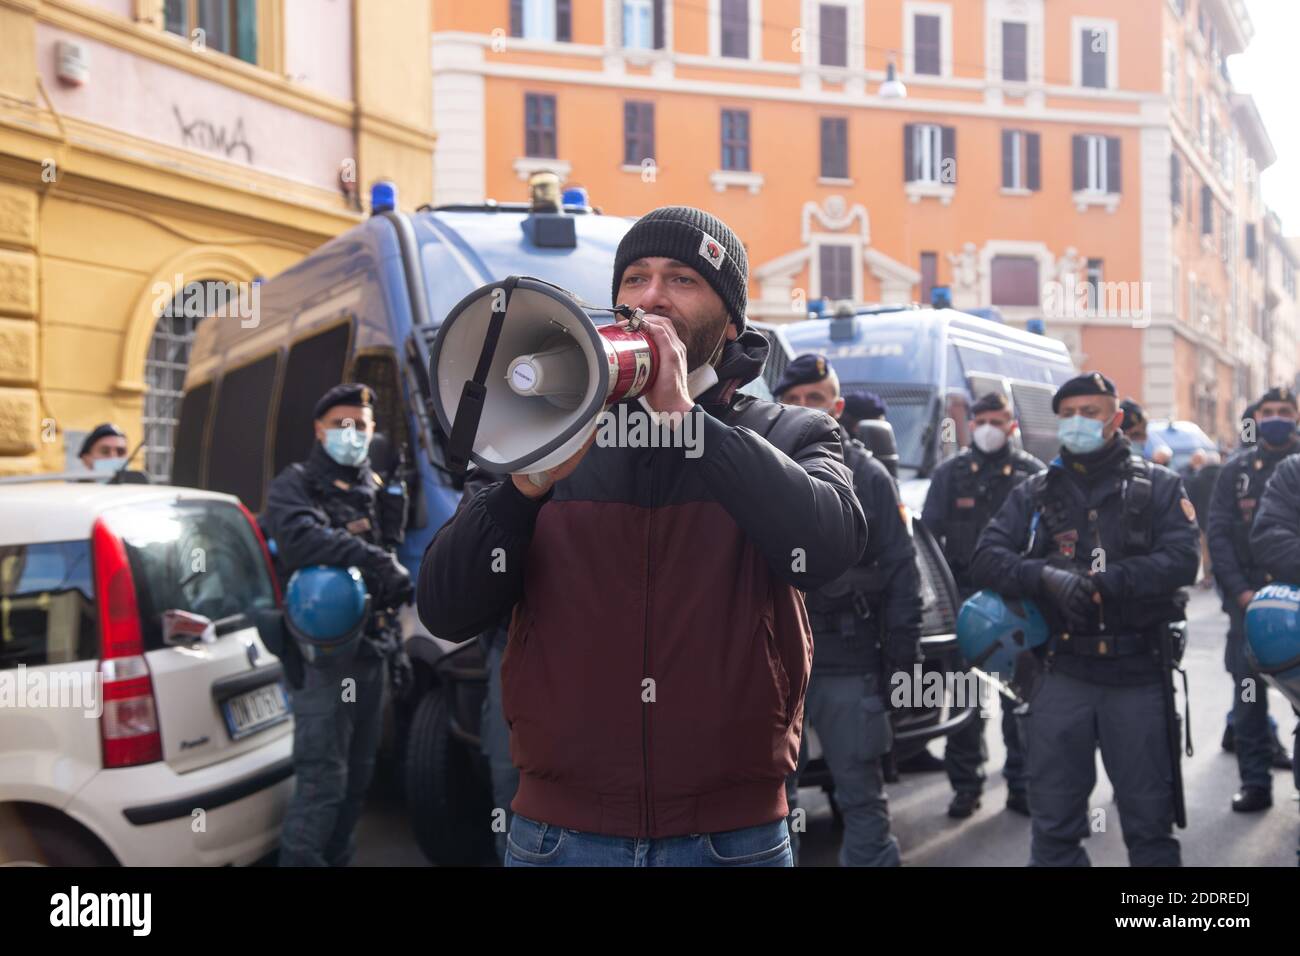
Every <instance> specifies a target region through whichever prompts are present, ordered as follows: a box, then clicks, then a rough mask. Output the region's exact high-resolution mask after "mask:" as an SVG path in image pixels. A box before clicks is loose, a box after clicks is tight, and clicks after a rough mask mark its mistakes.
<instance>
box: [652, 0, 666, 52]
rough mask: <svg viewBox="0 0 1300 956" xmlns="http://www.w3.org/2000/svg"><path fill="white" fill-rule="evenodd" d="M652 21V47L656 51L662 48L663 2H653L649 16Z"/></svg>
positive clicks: (661, 0)
mask: <svg viewBox="0 0 1300 956" xmlns="http://www.w3.org/2000/svg"><path fill="white" fill-rule="evenodd" d="M650 16H651V17H652V18H653V19H654V26H653V28H652V29H653V30H654V47H655V49H656V50H662V49H663V48H664V0H654V11H653V12H652V13H651V14H650Z"/></svg>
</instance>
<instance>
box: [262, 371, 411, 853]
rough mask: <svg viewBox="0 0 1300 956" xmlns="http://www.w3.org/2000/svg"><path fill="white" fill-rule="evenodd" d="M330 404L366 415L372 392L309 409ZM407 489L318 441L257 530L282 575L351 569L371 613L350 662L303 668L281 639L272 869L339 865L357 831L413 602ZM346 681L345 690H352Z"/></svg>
mask: <svg viewBox="0 0 1300 956" xmlns="http://www.w3.org/2000/svg"><path fill="white" fill-rule="evenodd" d="M338 405H356V406H361V407H371V391H370V389H369V388H368V387H366V386H364V385H355V384H345V385H340V386H336V387H335V388H333V389H331V390H330V391H328V392H327V393H326V394H325V395H324V396H323V397H322V398H321V399H320V401H319V402H317V404H316V408H315V412H314V417H315V418H317V419H319V418H322V417H323V416H324V415H325V414H327V413H328V412H329V410H330V409H331V408H334V407H336V406H338ZM405 513H406V493H405V488H404V486H403V485H402V484H401V482H400V480H397V479H394V480H393V481H391V482H388V483H386V482H385V481H384V479H383V478H381V477H380V476H379V475H376V474H375V473H374V472H373V471H372V470H371V469H370V466H369V463H368V461H365V460H363V461H361V462H360V463H359V464H358V465H355V466H353V465H342V464H339V463H338V462H336V461H335V460H334V459H333V458H331V457H330V456H329V455H328V454H327V453H326V451H325V449H324V448H323V447H322V446H321V444H320V442H316V443H315V444H314V445H313V446H312V450H311V454H310V455H309V456H308V458H307V460H306V461H305V462H300V463H296V464H293V465H290V466H289V467H288V468H286V469H285V470H284V471H282V472H281V473H280V474H279V475H277V476H276V478H275V480H274V481H273V482H272V483H271V486H270V489H269V491H268V495H267V504H266V510H265V511H264V513H263V515H262V525H263V527H264V528H265V529H266V531H267V534H268V536H269V537H270V538H271V539H272V540H273V541H274V543H275V552H276V562H277V567H278V570H279V572H280V574H281V576H282V578H286V579H287V578H288V576H289V575H291V574H292V573H293V572H294V571H296V570H297V569H298V568H301V567H304V566H307V565H314V564H324V565H332V566H337V567H350V566H351V567H356V568H357V569H358V570H359V571H360V572H361V574H362V577H363V578H364V580H365V583H366V590H367V591H368V593H369V594H370V598H371V605H370V607H371V617H370V621H369V623H368V624H367V625H366V630H365V633H364V636H363V638H362V640H361V642H360V643H359V645H358V648H357V651H356V654H355V656H354V657H351V658H350V659H343V660H339V661H337V662H334V663H330V664H327V665H317V664H312V665H305V666H304V665H303V663H302V661H301V659H299V658H297V657H296V655H295V650H296V648H295V645H294V644H293V642H292V641H288V642H286V645H285V649H286V653H287V657H286V660H285V667H286V671H288V673H289V675H290V683H291V684H293V685H295V686H294V688H293V691H292V693H291V698H292V706H293V716H294V747H293V761H294V774H295V785H294V794H293V798H292V800H291V801H290V804H289V808H288V810H287V811H286V814H285V819H284V824H283V827H282V830H281V843H280V865H282V866H326V865H328V866H346V865H348V863H349V862H350V861H351V859H352V857H353V855H354V853H355V841H354V839H353V830H354V829H355V826H356V823H357V820H358V819H359V818H360V815H361V809H362V804H363V802H364V799H365V795H366V791H367V789H368V788H369V786H370V780H371V777H372V776H373V773H374V763H375V751H376V749H377V747H378V745H379V738H380V733H381V730H382V703H383V694H384V686H385V683H386V680H387V672H388V662H389V660H390V659H392V660H393V661H394V662H395V663H397V664H398V665H399V666H401V665H402V664H403V663H404V662H402V661H401V654H402V652H401V649H400V644H399V640H400V630H399V628H398V626H397V622H396V613H395V612H396V610H397V608H398V607H399V606H400V605H401V604H403V603H405V602H406V601H409V600H410V597H411V584H410V576H409V574H407V572H406V571H405V569H404V568H402V567H401V565H400V563H399V562H398V561H397V558H396V557H395V555H394V554H393V553H392V549H394V548H395V547H396V546H397V545H398V544H399V543H400V542H401V540H402V537H403V534H404V529H405ZM348 681H351V683H348Z"/></svg>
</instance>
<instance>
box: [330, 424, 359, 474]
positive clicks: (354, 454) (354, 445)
mask: <svg viewBox="0 0 1300 956" xmlns="http://www.w3.org/2000/svg"><path fill="white" fill-rule="evenodd" d="M323 444H324V446H325V454H327V455H329V456H330V457H331V458H333V459H334V460H335V461H336V462H338V463H339V464H340V465H351V466H353V467H355V466H357V465H359V464H361V463H362V462H363V461H365V460H366V455H367V454H368V453H369V452H370V436H369V435H367V434H366V433H365V432H362V431H358V430H357V429H355V428H327V429H325V441H324V442H323Z"/></svg>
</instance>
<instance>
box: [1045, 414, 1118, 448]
mask: <svg viewBox="0 0 1300 956" xmlns="http://www.w3.org/2000/svg"><path fill="white" fill-rule="evenodd" d="M1105 429H1106V423H1105V422H1102V421H1100V420H1098V419H1096V418H1084V417H1083V416H1082V415H1071V416H1070V417H1069V418H1062V419H1061V420H1060V422H1059V423H1057V426H1056V434H1057V437H1058V438H1060V440H1061V444H1062V445H1064V446H1065V450H1066V451H1069V452H1073V453H1074V454H1076V455H1086V454H1087V453H1088V452H1090V451H1096V450H1097V449H1098V448H1100V447H1101V446H1102V445H1104V444H1105V443H1106V439H1105V436H1104V432H1105Z"/></svg>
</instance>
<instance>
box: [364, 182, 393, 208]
mask: <svg viewBox="0 0 1300 956" xmlns="http://www.w3.org/2000/svg"><path fill="white" fill-rule="evenodd" d="M396 208H397V184H396V183H393V182H389V181H388V180H386V179H381V180H379V182H377V183H375V184H374V185H373V186H371V187H370V214H371V215H372V216H375V215H378V214H379V213H381V212H392V211H393V210H394V209H396Z"/></svg>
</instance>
